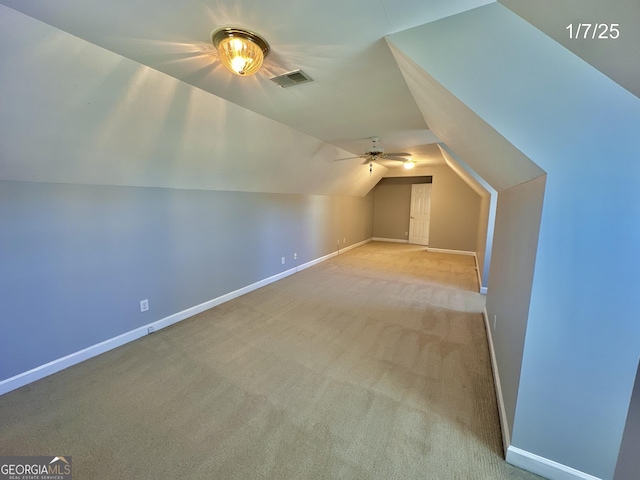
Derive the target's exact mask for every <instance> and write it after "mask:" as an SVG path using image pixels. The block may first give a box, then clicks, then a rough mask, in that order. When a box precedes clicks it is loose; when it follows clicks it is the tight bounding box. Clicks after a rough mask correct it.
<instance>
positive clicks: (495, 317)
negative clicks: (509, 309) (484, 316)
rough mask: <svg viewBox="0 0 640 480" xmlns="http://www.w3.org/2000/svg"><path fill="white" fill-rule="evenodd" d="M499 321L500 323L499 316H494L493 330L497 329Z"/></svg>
mask: <svg viewBox="0 0 640 480" xmlns="http://www.w3.org/2000/svg"><path fill="white" fill-rule="evenodd" d="M497 321H498V316H497V315H494V316H493V330H495V329H496V322H497Z"/></svg>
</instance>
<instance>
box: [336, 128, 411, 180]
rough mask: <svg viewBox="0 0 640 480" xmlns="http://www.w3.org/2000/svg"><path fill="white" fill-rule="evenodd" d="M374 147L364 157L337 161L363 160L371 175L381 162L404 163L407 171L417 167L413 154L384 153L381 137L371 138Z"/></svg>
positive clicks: (359, 156)
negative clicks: (374, 165) (375, 165)
mask: <svg viewBox="0 0 640 480" xmlns="http://www.w3.org/2000/svg"><path fill="white" fill-rule="evenodd" d="M369 140H371V142H372V145H371V147H369V149H368V150H367V151H365V152H364V153H363V154H362V155H358V156H357V157H349V158H338V159H337V160H338V161H340V160H351V159H353V158H363V159H364V162H362V163H363V164H364V165H366V164H369V174H370V175H371V173H372V172H373V162H376V163H378V162H379V161H380V160H395V161H398V162H402V163H403V164H404V168H406V169H407V170H409V169H411V168H413V167H415V165H416V163H417V162H416V161H415V160H413V158H411V154H410V153H407V152H396V153H384V148H382V147H381V146H379V145H378V141H379V140H380V138H379V137H369Z"/></svg>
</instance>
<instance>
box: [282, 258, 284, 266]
mask: <svg viewBox="0 0 640 480" xmlns="http://www.w3.org/2000/svg"><path fill="white" fill-rule="evenodd" d="M282 264H283V265H284V257H282Z"/></svg>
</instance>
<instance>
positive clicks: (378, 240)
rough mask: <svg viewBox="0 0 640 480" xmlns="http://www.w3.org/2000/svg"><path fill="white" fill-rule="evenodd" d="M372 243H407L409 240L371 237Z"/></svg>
mask: <svg viewBox="0 0 640 480" xmlns="http://www.w3.org/2000/svg"><path fill="white" fill-rule="evenodd" d="M373 241H374V242H392V243H409V240H400V239H398V238H382V237H373Z"/></svg>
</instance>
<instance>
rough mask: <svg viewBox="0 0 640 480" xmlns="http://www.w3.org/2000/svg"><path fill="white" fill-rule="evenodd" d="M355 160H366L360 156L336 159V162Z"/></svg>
mask: <svg viewBox="0 0 640 480" xmlns="http://www.w3.org/2000/svg"><path fill="white" fill-rule="evenodd" d="M354 158H364V157H362V156H358V157H347V158H336V159H335V160H334V162H341V161H342V160H353V159H354Z"/></svg>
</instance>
